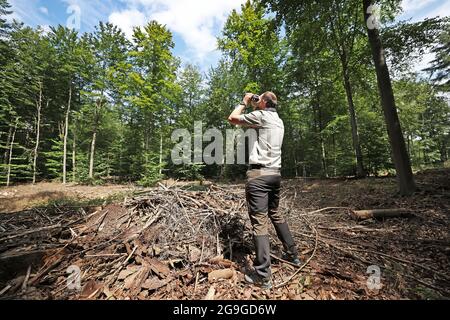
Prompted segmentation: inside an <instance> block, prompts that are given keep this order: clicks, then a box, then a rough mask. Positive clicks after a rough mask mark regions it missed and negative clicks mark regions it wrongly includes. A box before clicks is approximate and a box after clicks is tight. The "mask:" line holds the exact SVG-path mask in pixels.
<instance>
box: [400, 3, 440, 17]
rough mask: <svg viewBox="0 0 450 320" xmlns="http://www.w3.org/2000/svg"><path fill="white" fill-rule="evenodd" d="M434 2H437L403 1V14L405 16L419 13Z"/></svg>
mask: <svg viewBox="0 0 450 320" xmlns="http://www.w3.org/2000/svg"><path fill="white" fill-rule="evenodd" d="M433 2H436V0H403V2H402V8H403V12H404V13H405V14H411V13H414V12H417V11H418V10H420V9H423V8H425V7H426V6H428V5H429V4H431V3H433Z"/></svg>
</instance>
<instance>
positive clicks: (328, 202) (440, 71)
mask: <svg viewBox="0 0 450 320" xmlns="http://www.w3.org/2000/svg"><path fill="white" fill-rule="evenodd" d="M61 2H63V3H66V1H61ZM120 2H121V3H122V2H124V3H125V2H126V1H120ZM67 3H68V2H67ZM67 3H66V4H67ZM179 3H181V1H180V2H179ZM183 3H184V2H183ZM12 4H13V1H10V2H8V0H0V53H1V54H0V300H16V299H23V300H58V299H59V300H190V301H193V300H194V301H196V300H236V301H237V300H239V301H240V300H255V301H256V300H258V301H259V302H261V301H264V300H375V299H377V300H378V299H379V300H397V299H414V300H417V299H418V300H431V299H433V300H435V299H439V300H448V299H449V297H450V275H449V264H450V233H449V225H450V216H449V208H450V197H449V190H450V160H449V150H450V104H449V102H450V100H449V99H450V94H449V91H450V17H449V16H435V17H428V18H424V19H422V20H420V19H419V20H417V19H416V20H414V19H410V20H401V19H400V17H401V15H402V10H403V9H402V8H403V6H402V5H403V3H402V1H401V0H380V1H373V0H341V1H338V0H320V1H306V0H249V1H246V2H243V3H242V5H241V6H240V8H239V9H234V10H232V11H230V12H229V14H228V15H227V16H226V19H225V23H224V25H223V28H222V29H221V31H220V34H219V35H218V36H217V39H216V40H217V50H218V52H219V53H220V58H219V60H218V62H217V64H215V65H212V66H210V67H209V68H208V69H206V70H205V64H206V62H205V63H204V64H203V65H198V64H196V63H194V62H193V61H187V59H186V58H185V56H184V58H181V57H180V56H178V55H177V54H176V53H175V52H179V51H176V49H177V48H176V47H175V43H179V42H178V41H176V40H177V34H176V31H171V29H170V28H169V27H168V26H167V25H164V24H162V23H160V22H158V21H156V20H150V19H149V21H145V24H144V25H143V26H140V27H134V29H133V33H132V35H130V34H129V33H128V32H125V31H124V30H121V29H120V28H119V27H118V26H116V25H114V24H113V23H111V22H106V21H105V22H101V21H99V22H98V24H97V25H96V27H95V28H93V29H92V30H91V31H90V32H81V31H79V30H78V29H77V28H72V27H69V26H63V25H54V26H51V27H41V26H38V27H30V26H27V25H26V24H24V23H23V22H20V21H17V20H15V19H13V17H15V12H13V11H14V10H13V8H14V5H12ZM47 4H48V3H47ZM80 30H81V29H80ZM178 40H179V39H178ZM430 56H431V57H432V59H431V62H429V63H428V61H426V60H427V59H425V57H430ZM424 61H426V63H424ZM269 91H270V92H273V93H274V94H275V95H276V96H277V97H278V106H277V109H276V110H272V112H275V111H276V112H278V114H279V118H281V119H282V121H283V123H284V141H283V146H282V153H281V159H282V166H281V176H282V179H281V177H280V174H279V172H278V171H276V172H274V171H273V169H272V168H260V169H258V168H254V170H256V171H258V172H259V173H258V174H261V176H260V177H259V176H257V177H253V178H251V177H250V175H248V172H250V171H252V172H254V170H248V169H249V167H248V165H247V164H244V163H242V162H241V163H240V164H236V163H235V162H233V161H228V154H229V153H228V152H229V149H228V148H229V147H230V144H231V147H232V148H231V157H234V156H236V158H239V156H243V153H245V155H244V158H245V160H246V161H244V162H249V161H248V160H249V154H248V152H242V150H243V149H245V148H243V149H239V148H237V149H235V148H234V147H235V144H238V143H237V142H236V141H235V140H233V139H232V140H231V143H229V141H228V137H229V135H230V132H231V135H232V136H239V135H241V134H244V136H245V134H246V133H247V132H249V131H250V130H247V131H245V133H244V131H243V130H241V129H242V128H241V127H240V126H239V125H232V124H231V123H233V121H229V120H230V118H232V116H230V114H231V113H233V114H234V113H235V112H236V110H238V111H241V110H242V109H243V108H244V107H243V106H242V105H240V103H241V102H242V101H243V97H244V96H245V95H246V94H247V93H253V94H259V95H261V94H263V93H264V92H269ZM250 96H251V95H250ZM263 97H265V95H262V96H261V97H260V98H261V100H260V102H259V103H260V105H259V106H262V105H263V102H264V99H263ZM272 102H273V101H272ZM265 103H266V105H267V101H265ZM245 104H246V103H244V105H245ZM236 106H239V107H238V108H236ZM261 108H262V107H261ZM245 111H246V112H250V111H251V110H250V108H248V109H247V110H245ZM266 111H267V110H266ZM261 113H263V111H261ZM265 114H266V116H267V117H269V116H268V114H269V112H267V113H265ZM270 114H271V116H273V118H277V117H278V116H277V115H275V114H272V113H270ZM273 118H272V119H273ZM278 120H279V119H278ZM278 120H277V121H278ZM230 122H231V123H230ZM277 123H278V124H279V123H280V122H277ZM280 127H281V125H278V126H277V127H276V128H275V127H274V126H272V128H271V129H272V130H274V131H273V132H281V131H279V128H280ZM180 130H181V132H184V133H187V136H188V137H189V138H188V139H187V140H186V141H184V145H187V146H188V149H189V153H187V154H184V153H183V154H178V156H180V158H179V159H182V160H183V161H179V162H178V161H174V152H175V153H176V152H178V151H179V149H178V148H179V147H180V144H181V142H180V141H179V139H178V138H180V137H182V136H180V135H178V133H179V132H180ZM177 132H178V133H177ZM236 132H237V134H235V133H236ZM241 136H242V135H241ZM220 137H222V138H223V137H227V141H226V142H227V143H226V145H225V144H223V143H218V144H217V145H218V146H219V147H218V148H211V145H213V143H215V142H218V141H219V140H220V139H219V138H220ZM189 140H190V141H189ZM258 143H259V141H258ZM244 144H247V145H250V142H249V141H247V142H246V141H245V140H244ZM261 144H262V143H261ZM280 144H281V143H280ZM241 146H242V143H241ZM220 148H223V149H224V150H220ZM269 149H270V150H269V151H270V152H271V151H272V150H274V149H276V148H275V147H273V148H272V147H271V148H269ZM239 150H241V151H239ZM247 151H248V150H247ZM253 151H254V150H253ZM257 151H258V150H257ZM207 152H210V154H209V155H211V156H213V157H216V156H217V159H221V161H216V162H215V163H214V162H209V161H206V160H205V159H206V157H205V155H207ZM239 152H241V153H239ZM276 152H278V150H276ZM224 153H227V159H226V160H227V161H224V159H222V157H220V154H224ZM277 159H279V157H278V158H277ZM185 160H186V161H185ZM232 160H233V159H232ZM253 164H254V163H253ZM250 168H251V167H250ZM247 170H248V172H247ZM265 170H266V171H267V170H268V171H269V172H271V173H269V174H267V173H264V172H263V171H265ZM246 174H247V180H245V178H246ZM264 175H265V177H263V176H264ZM265 179H267V180H265ZM281 180H282V182H280V181H281ZM255 181H256V182H255ZM261 181H263V182H264V183H263V184H264V188H266V189H264V190H266V191H264V192H262V191H261V189H260V188H262V187H260V186H259V185H258V183H261ZM267 181H269V182H267ZM270 181H272V182H270ZM277 181H278V182H279V183H278V182H277ZM250 184H252V186H253V187H252V188H253V189H251V188H250V187H249V186H250ZM258 188H259V189H258ZM269 188H270V190H269ZM249 190H250V191H249ZM251 190H253V191H254V193H252V192H251ZM267 190H269V191H267ZM261 194H262V195H261ZM252 197H253V198H252ZM255 199H256V200H255ZM260 199H263V200H261V201H260ZM264 201H266V202H264ZM257 202H260V203H262V205H261V207H260V208H263V207H264V208H265V209H260V208H257V209H252V203H253V205H254V204H255V203H257ZM246 204H247V205H246ZM266 205H267V207H265V206H266ZM253 208H254V207H253ZM263 210H265V212H260V211H263ZM275 216H278V218H276V219H275V218H274V217H275ZM256 217H258V218H256ZM269 218H270V219H271V221H272V222H273V227H274V228H272V227H271V226H269V227H267V228H266V229H263V231H261V232H260V234H257V232H256V231H257V228H258V229H259V228H261V226H263V227H264V219H265V222H267V223H269ZM257 220H260V221H257ZM275 220H276V221H278V224H277V223H276V221H275ZM261 221H262V222H261ZM274 221H275V222H274ZM283 221H284V222H283ZM288 225H289V227H288ZM289 228H290V229H289ZM274 231H275V232H274ZM277 239H278V240H279V241H278V240H277ZM263 241H264V242H263ZM286 253H287V255H286ZM262 255H263V256H264V257H263V258H264V259H262V258H261V256H262ZM254 257H255V260H254V261H253V262H252V261H251V260H252V258H254ZM260 258H261V259H260ZM258 259H260V260H259V267H260V268H259V269H261V268H262V267H261V265H265V266H266V267H264V268H270V269H269V276H267V274H266V276H264V277H263V279H262V281H260V282H259V283H257V281H253V278H250V280H252V281H253V282H252V281H249V280H248V279H249V278H248V277H249V274H250V273H249V270H252V268H253V269H255V270H256V269H257V266H255V264H256V263H258ZM261 261H262V263H261ZM267 261H268V262H267ZM267 266H268V267H267ZM259 277H262V276H261V275H260V276H259ZM255 279H257V278H255ZM260 280H261V279H260ZM281 307H282V306H281ZM281 307H280V308H281ZM294 307H295V311H294V312H297V311H298V310H299V309H298V308H297V305H294ZM314 307H315V305H314ZM22 309H27V308H22ZM316 309H327V308H316ZM30 310H33V312H36V311H35V309H34V308H32V309H31V308H30ZM83 310H84V309H83ZM152 310H153V309H152ZM14 311H15V312H18V308H17V307H15V309H14ZM47 311H48V310H47ZM165 311H167V310H165ZM301 311H302V312H303V309H301ZM127 312H128V311H127ZM163 312H164V311H163ZM314 312H315V314H316V313H317V310H315V311H314ZM47 313H48V312H47ZM55 314H58V315H59V313H55ZM291 314H292V313H291ZM354 314H359V313H357V312H354ZM127 316H128V314H127Z"/></svg>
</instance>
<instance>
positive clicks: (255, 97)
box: [252, 94, 261, 102]
mask: <svg viewBox="0 0 450 320" xmlns="http://www.w3.org/2000/svg"><path fill="white" fill-rule="evenodd" d="M259 99H261V98H260V97H259V96H258V95H257V94H254V95H253V97H252V102H259Z"/></svg>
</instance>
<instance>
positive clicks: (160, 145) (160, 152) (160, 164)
mask: <svg viewBox="0 0 450 320" xmlns="http://www.w3.org/2000/svg"><path fill="white" fill-rule="evenodd" d="M162 158H163V135H162V132H161V140H160V143H159V175H160V176H161V175H162Z"/></svg>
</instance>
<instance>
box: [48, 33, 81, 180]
mask: <svg viewBox="0 0 450 320" xmlns="http://www.w3.org/2000/svg"><path fill="white" fill-rule="evenodd" d="M49 40H50V43H51V44H52V46H53V48H54V50H55V54H56V57H57V60H56V61H55V66H54V68H55V69H56V70H58V77H57V79H55V81H58V86H57V88H58V91H59V92H58V93H59V97H58V98H59V99H58V102H59V103H61V105H65V107H63V108H64V109H65V110H64V135H63V142H64V143H63V159H62V163H63V165H62V171H63V172H62V180H63V184H66V182H67V155H68V152H67V142H68V138H69V125H70V115H71V111H72V108H73V105H72V104H73V98H74V97H75V95H74V93H75V92H74V90H75V84H76V81H77V76H78V75H79V68H80V66H82V65H83V61H82V60H81V59H80V55H79V40H78V34H77V32H76V31H74V30H71V29H68V28H65V27H62V26H58V27H57V28H51V33H50V35H49ZM64 96H65V99H64ZM64 100H65V101H64Z"/></svg>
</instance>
